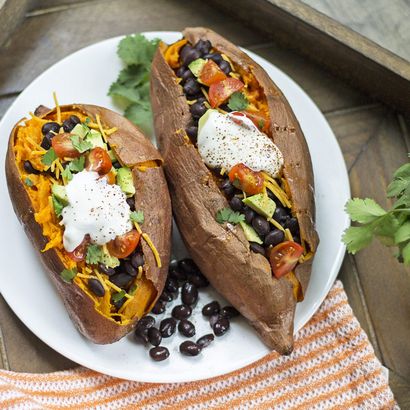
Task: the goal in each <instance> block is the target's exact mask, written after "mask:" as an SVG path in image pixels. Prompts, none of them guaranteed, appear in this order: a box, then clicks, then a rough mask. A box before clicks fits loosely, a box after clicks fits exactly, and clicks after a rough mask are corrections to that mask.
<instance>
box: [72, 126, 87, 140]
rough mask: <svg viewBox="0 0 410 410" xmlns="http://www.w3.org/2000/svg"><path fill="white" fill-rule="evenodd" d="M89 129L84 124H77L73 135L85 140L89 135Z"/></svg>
mask: <svg viewBox="0 0 410 410" xmlns="http://www.w3.org/2000/svg"><path fill="white" fill-rule="evenodd" d="M87 132H88V127H87V126H84V125H83V124H77V125H76V126H75V127H74V128H73V129H72V130H71V134H74V135H78V136H79V137H80V138H84V137H85V136H86V135H87Z"/></svg>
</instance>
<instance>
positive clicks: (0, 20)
mask: <svg viewBox="0 0 410 410" xmlns="http://www.w3.org/2000/svg"><path fill="white" fill-rule="evenodd" d="M33 3H34V0H18V1H16V0H0V27H1V30H0V46H1V45H3V44H4V43H5V42H6V41H7V39H8V38H9V37H10V35H11V33H12V32H13V31H14V30H15V29H16V27H18V25H19V24H20V23H21V22H22V21H23V19H24V16H25V14H26V12H27V10H28V9H29V8H30V7H31V6H32V5H33Z"/></svg>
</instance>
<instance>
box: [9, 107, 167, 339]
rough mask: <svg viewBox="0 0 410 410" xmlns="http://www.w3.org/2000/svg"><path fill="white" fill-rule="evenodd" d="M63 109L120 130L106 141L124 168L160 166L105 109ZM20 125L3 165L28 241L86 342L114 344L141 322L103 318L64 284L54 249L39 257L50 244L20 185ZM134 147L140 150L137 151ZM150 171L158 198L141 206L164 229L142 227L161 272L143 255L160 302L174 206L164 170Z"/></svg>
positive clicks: (43, 112)
mask: <svg viewBox="0 0 410 410" xmlns="http://www.w3.org/2000/svg"><path fill="white" fill-rule="evenodd" d="M61 110H62V112H64V111H73V110H76V111H80V112H83V113H84V114H86V115H88V116H89V117H91V118H95V116H96V115H97V114H98V115H99V116H100V119H101V122H102V123H103V124H105V125H106V126H109V127H117V128H118V131H116V132H115V133H113V134H112V135H111V136H109V137H108V141H109V143H110V144H113V149H114V151H115V153H116V155H117V158H119V160H120V161H121V163H123V164H126V165H128V166H131V167H133V166H134V165H136V164H138V163H140V162H145V161H150V160H153V161H157V162H158V163H161V162H162V158H161V156H160V155H159V153H158V152H157V150H156V149H155V148H154V147H153V146H152V144H151V143H150V142H149V141H148V140H147V139H146V138H145V136H144V135H143V134H142V132H141V131H140V130H139V129H138V128H137V127H136V126H134V125H133V124H132V123H130V122H129V121H128V120H127V119H125V118H123V117H122V116H120V115H119V114H116V113H114V112H113V111H110V110H108V109H105V108H102V107H98V106H94V105H80V104H78V105H66V106H62V107H61ZM35 113H36V115H38V116H40V117H42V118H44V117H52V116H53V115H55V109H54V110H50V109H48V108H46V107H44V106H40V107H38V109H37V110H36V111H35ZM20 123H21V121H19V122H18V123H17V124H16V125H15V127H14V128H13V130H12V132H11V134H10V138H9V144H8V150H7V156H6V164H5V165H6V177H7V184H8V189H9V194H10V198H11V201H12V204H13V208H14V211H15V213H16V215H17V218H18V219H19V221H20V223H21V224H22V226H23V228H24V230H25V232H26V234H27V236H28V237H29V239H30V240H31V242H32V243H33V246H34V247H35V249H36V250H37V251H38V253H39V256H40V260H41V262H42V264H43V266H44V268H45V270H46V272H47V274H48V276H49V277H50V279H51V281H52V282H53V283H54V285H55V287H56V288H57V291H58V293H59V294H60V296H61V298H62V300H63V302H64V305H65V307H66V309H67V311H68V314H69V316H70V318H71V320H72V321H73V323H74V324H75V326H76V327H77V328H78V330H79V331H80V332H81V333H82V334H83V335H84V336H85V337H86V338H88V339H90V340H91V341H92V342H94V343H98V344H108V343H113V342H115V341H117V340H119V339H121V338H122V337H123V336H125V335H126V334H127V333H129V332H130V331H131V330H132V328H133V327H135V325H136V323H137V321H138V318H135V320H134V321H132V322H131V323H129V324H127V325H120V324H118V323H116V322H114V321H112V320H110V319H108V318H106V317H105V316H103V315H102V314H100V313H99V312H98V311H97V310H96V309H95V308H94V302H93V300H92V299H91V298H89V297H88V296H87V295H86V294H85V293H84V292H83V291H82V290H81V289H80V288H79V287H78V286H76V285H75V284H69V283H66V282H64V281H63V280H62V278H61V276H60V272H61V271H62V270H63V269H64V265H63V263H62V261H61V260H60V258H59V256H58V254H57V252H56V251H55V250H54V249H50V250H48V251H46V252H41V249H43V248H44V246H45V245H46V243H47V239H46V238H45V237H44V236H43V234H42V228H41V226H40V225H39V224H38V223H37V222H36V221H35V219H34V210H33V208H32V205H31V200H30V197H29V195H28V194H27V192H26V190H25V188H24V185H23V182H22V180H21V177H20V174H19V170H18V168H17V165H16V161H15V156H14V150H13V146H14V140H15V136H16V134H17V130H18V127H19V124H20ZM127 144H128V145H127ZM135 146H138V151H135ZM135 169H136V167H134V168H133V172H135ZM146 172H147V174H150V173H152V175H153V177H151V178H149V180H148V183H147V184H148V185H150V184H151V188H152V191H153V192H154V193H155V195H152V194H151V196H150V197H146V198H141V199H140V201H145V202H146V203H147V204H150V205H151V206H144V209H143V211H144V213H145V218H146V219H148V220H151V219H152V218H153V217H156V215H158V214H159V215H160V218H161V219H159V218H158V222H160V224H158V225H159V226H156V227H155V229H153V228H152V227H151V226H150V225H147V226H145V225H144V232H146V233H147V234H148V235H149V236H150V237H151V239H152V241H153V242H154V243H155V244H156V247H157V250H158V252H159V253H160V255H161V260H162V267H161V268H157V267H156V265H155V260H154V261H153V260H152V257H151V255H152V252H151V250H150V249H149V248H148V247H147V248H144V254H145V256H146V257H145V263H146V266H144V268H146V269H147V278H148V279H150V280H151V281H152V283H153V285H154V287H155V289H156V290H157V295H156V297H155V300H156V299H157V298H158V297H159V295H160V294H161V292H162V289H163V287H164V284H165V280H166V277H167V273H168V263H169V254H170V243H171V240H170V238H171V203H170V198H169V194H168V190H167V187H166V181H165V176H164V174H163V171H162V168H161V167H160V166H159V167H158V168H152V169H148V170H147V171H146ZM141 179H143V178H141ZM134 183H135V185H136V189H137V192H138V187H139V185H140V184H141V182H140V181H139V180H134ZM147 191H148V189H145V192H147ZM156 195H158V198H161V209H160V210H158V209H156V207H157V205H156V204H155V203H154V202H155V201H154V199H155V196H156ZM151 263H154V265H153V267H151ZM155 300H154V301H153V303H154V302H155Z"/></svg>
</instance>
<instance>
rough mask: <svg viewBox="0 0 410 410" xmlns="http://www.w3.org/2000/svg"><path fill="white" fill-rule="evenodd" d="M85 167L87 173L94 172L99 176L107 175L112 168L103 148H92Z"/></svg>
mask: <svg viewBox="0 0 410 410" xmlns="http://www.w3.org/2000/svg"><path fill="white" fill-rule="evenodd" d="M85 167H86V169H87V170H88V171H96V172H98V173H99V174H100V175H105V174H108V173H109V172H110V171H111V168H112V163H111V158H110V156H109V155H108V152H107V151H106V150H105V149H104V148H101V147H96V148H93V149H92V150H91V151H90V153H89V154H88V157H87V161H86V164H85Z"/></svg>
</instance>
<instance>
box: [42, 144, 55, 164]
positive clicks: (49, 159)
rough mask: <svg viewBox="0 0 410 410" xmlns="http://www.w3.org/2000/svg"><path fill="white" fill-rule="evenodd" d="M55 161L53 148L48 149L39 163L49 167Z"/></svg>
mask: <svg viewBox="0 0 410 410" xmlns="http://www.w3.org/2000/svg"><path fill="white" fill-rule="evenodd" d="M56 159H57V155H56V152H55V151H54V148H50V149H49V150H48V151H47V152H46V153H45V154H44V155H43V157H42V158H41V162H42V163H43V164H44V165H46V166H48V167H49V166H50V165H51V164H52V163H53V162H54V161H55V160H56Z"/></svg>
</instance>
